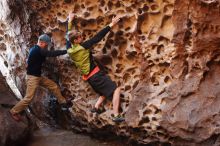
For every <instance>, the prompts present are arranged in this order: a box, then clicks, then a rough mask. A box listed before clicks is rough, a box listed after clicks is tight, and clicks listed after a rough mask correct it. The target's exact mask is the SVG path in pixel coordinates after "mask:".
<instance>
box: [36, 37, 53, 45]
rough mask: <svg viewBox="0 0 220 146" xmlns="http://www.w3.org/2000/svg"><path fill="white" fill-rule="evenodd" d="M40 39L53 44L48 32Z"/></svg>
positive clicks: (39, 39)
mask: <svg viewBox="0 0 220 146" xmlns="http://www.w3.org/2000/svg"><path fill="white" fill-rule="evenodd" d="M38 41H43V42H46V43H47V44H48V45H51V44H52V43H51V38H50V37H49V36H48V35H47V34H42V35H40V36H39V38H38Z"/></svg>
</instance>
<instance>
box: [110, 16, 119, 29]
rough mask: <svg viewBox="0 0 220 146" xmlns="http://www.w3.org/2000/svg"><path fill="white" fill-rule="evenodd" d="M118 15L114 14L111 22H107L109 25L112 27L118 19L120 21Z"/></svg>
mask: <svg viewBox="0 0 220 146" xmlns="http://www.w3.org/2000/svg"><path fill="white" fill-rule="evenodd" d="M120 18H121V17H120V16H116V17H113V18H112V22H111V23H110V24H109V26H110V27H113V26H114V25H115V24H117V23H118V21H120Z"/></svg>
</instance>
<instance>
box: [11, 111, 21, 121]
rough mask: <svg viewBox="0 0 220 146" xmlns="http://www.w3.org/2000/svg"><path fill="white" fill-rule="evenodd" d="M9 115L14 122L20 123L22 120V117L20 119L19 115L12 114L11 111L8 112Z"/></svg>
mask: <svg viewBox="0 0 220 146" xmlns="http://www.w3.org/2000/svg"><path fill="white" fill-rule="evenodd" d="M9 113H10V115H11V117H12V118H13V119H14V120H15V121H17V122H20V121H21V120H22V117H21V115H20V114H18V113H12V112H11V111H9Z"/></svg>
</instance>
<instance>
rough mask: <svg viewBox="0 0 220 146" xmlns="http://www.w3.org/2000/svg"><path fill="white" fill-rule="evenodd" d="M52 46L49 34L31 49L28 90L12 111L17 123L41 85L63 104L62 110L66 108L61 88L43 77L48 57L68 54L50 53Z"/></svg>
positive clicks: (27, 79) (57, 51)
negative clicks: (49, 48)
mask: <svg viewBox="0 0 220 146" xmlns="http://www.w3.org/2000/svg"><path fill="white" fill-rule="evenodd" d="M50 45H51V38H50V37H49V36H48V35H47V34H43V35H41V36H40V37H39V38H38V43H37V45H34V46H33V47H32V48H31V49H30V53H29V56H28V61H27V64H28V65H27V78H26V83H27V89H26V95H25V97H24V98H23V99H21V100H20V101H19V102H18V103H17V104H16V105H15V106H14V107H13V108H12V109H11V110H10V113H11V115H12V117H13V118H14V119H15V120H16V121H20V120H21V116H20V114H19V113H20V112H22V111H23V110H24V109H25V108H26V107H27V106H28V105H29V103H30V102H31V101H32V99H33V96H34V93H35V91H36V89H37V87H38V86H39V85H41V86H43V87H46V88H48V89H49V90H50V91H52V93H53V94H54V95H55V96H56V97H57V99H58V102H59V103H60V104H61V107H62V109H65V110H67V108H66V99H65V98H64V97H63V96H62V94H61V91H60V88H59V87H58V86H57V84H56V83H55V82H54V81H52V80H50V79H48V78H46V77H43V76H41V68H42V64H43V63H44V61H45V60H46V57H56V56H59V55H64V54H66V53H67V51H66V50H55V51H48V50H47V48H48V46H50Z"/></svg>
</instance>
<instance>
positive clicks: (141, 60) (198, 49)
mask: <svg viewBox="0 0 220 146" xmlns="http://www.w3.org/2000/svg"><path fill="white" fill-rule="evenodd" d="M0 4H2V5H0V6H2V9H3V10H5V12H4V13H1V14H0V15H2V16H1V17H0V18H1V25H0V26H1V31H0V35H1V38H2V39H1V41H0V42H1V47H0V49H1V57H2V58H4V60H5V62H6V63H5V64H7V65H8V68H9V69H10V71H11V74H12V76H14V80H15V81H16V83H17V85H18V87H19V89H20V90H21V92H22V93H24V89H25V88H24V87H25V84H24V83H25V82H23V81H24V76H25V63H24V60H25V57H26V56H27V54H28V47H29V46H31V45H33V44H34V43H36V40H37V36H38V35H39V34H41V33H42V32H46V33H49V34H50V35H52V37H53V40H54V44H55V49H64V48H65V39H64V36H65V25H66V24H65V21H66V17H67V15H68V13H69V12H71V11H72V12H74V13H75V14H76V16H77V19H76V23H75V25H76V29H79V30H80V31H81V32H83V34H84V36H85V38H86V39H88V38H90V37H91V36H93V35H94V34H95V33H96V32H97V31H98V30H100V29H101V28H103V27H104V26H106V25H107V24H108V23H110V21H111V18H112V17H113V16H114V15H116V14H117V15H120V16H121V17H122V19H121V21H120V22H119V23H118V24H117V25H116V26H115V27H114V28H113V29H112V31H111V32H110V33H109V34H108V35H107V36H106V37H105V39H103V40H102V41H101V42H100V43H98V44H97V45H95V46H94V47H93V48H92V49H93V53H94V56H96V57H97V59H98V60H99V61H100V62H101V63H102V64H103V65H105V66H106V71H107V72H108V74H109V76H110V77H111V78H112V79H113V80H114V81H116V83H117V84H118V85H119V86H121V88H122V96H121V101H122V103H121V111H122V113H123V114H124V116H125V117H126V122H125V123H122V124H115V123H113V122H112V121H111V119H110V117H111V113H112V112H111V110H109V109H110V108H111V107H112V105H111V102H107V103H106V104H105V110H106V111H105V112H104V113H103V114H101V115H99V116H97V115H95V114H92V113H91V112H90V109H91V107H92V105H94V103H95V102H96V99H97V97H98V95H97V94H96V93H95V92H94V91H93V90H92V89H91V87H90V86H89V85H88V84H87V83H86V82H84V81H83V80H82V79H81V77H80V74H79V72H78V71H77V70H76V68H75V67H74V65H73V63H72V62H71V60H70V59H69V58H68V55H64V56H61V57H57V58H56V59H49V60H48V61H47V64H45V71H46V72H45V75H49V76H50V77H52V78H53V79H55V80H56V81H57V82H58V83H59V84H60V86H61V88H62V92H63V94H64V96H65V97H67V98H74V100H73V107H72V116H73V119H77V120H78V122H79V123H80V125H79V126H78V127H77V128H79V129H81V130H82V131H83V130H85V131H87V132H93V133H96V134H104V133H114V134H116V135H120V136H125V137H127V138H129V139H131V140H135V141H137V142H139V143H143V144H148V143H157V142H161V143H162V142H166V143H167V144H168V143H169V144H171V145H219V136H218V135H219V131H220V129H219V110H220V109H219V107H220V106H219V101H220V100H219V99H220V97H219V94H218V91H220V90H219V88H218V87H219V81H220V79H219V78H218V76H219V73H220V70H219V68H220V66H219V43H220V39H219V36H220V35H219V32H220V27H219V22H220V18H219V15H220V8H219V4H220V1H219V0H176V1H174V0H145V1H144V0H126V1H111V0H51V1H43V0H41V1H34V0H23V1H22V2H21V1H16V0H14V1H10V2H9V1H6V0H3V1H2V2H0ZM4 5H6V6H8V5H9V6H8V7H5V6H4ZM12 8H13V9H12ZM7 12H8V13H7ZM15 12H16V13H15ZM9 18H10V19H9ZM13 46H14V47H13ZM16 55H17V57H16ZM38 95H41V94H38Z"/></svg>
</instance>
